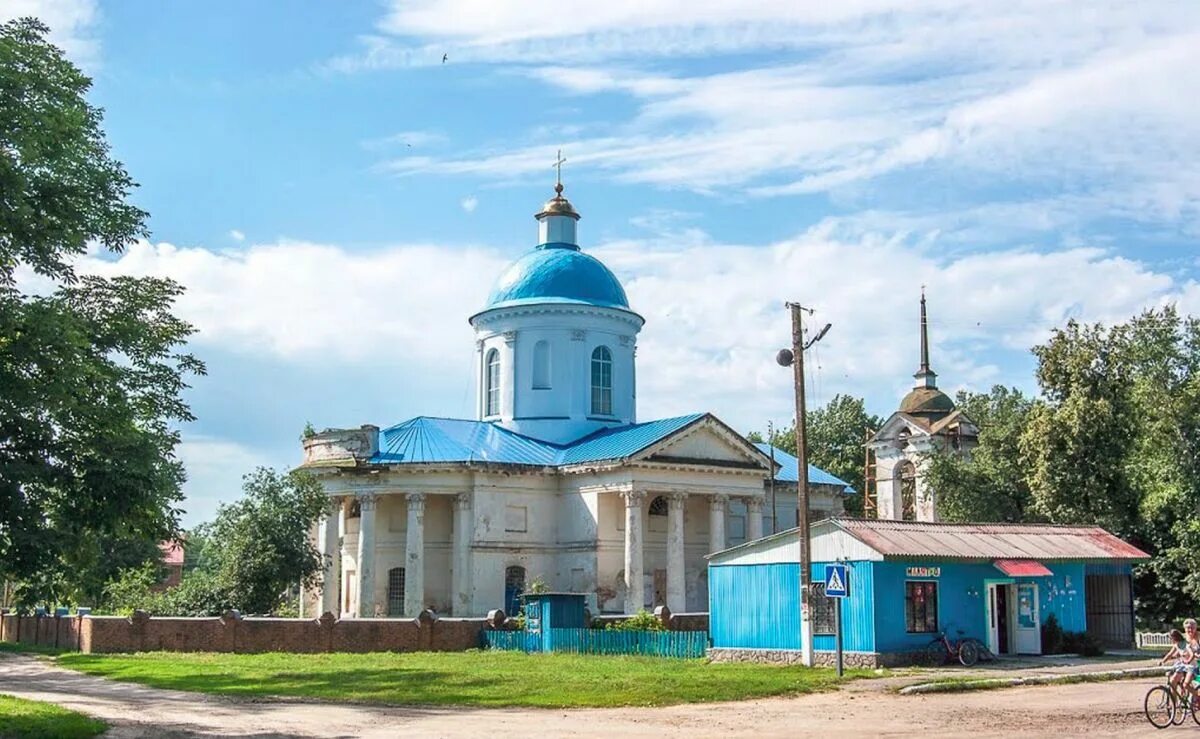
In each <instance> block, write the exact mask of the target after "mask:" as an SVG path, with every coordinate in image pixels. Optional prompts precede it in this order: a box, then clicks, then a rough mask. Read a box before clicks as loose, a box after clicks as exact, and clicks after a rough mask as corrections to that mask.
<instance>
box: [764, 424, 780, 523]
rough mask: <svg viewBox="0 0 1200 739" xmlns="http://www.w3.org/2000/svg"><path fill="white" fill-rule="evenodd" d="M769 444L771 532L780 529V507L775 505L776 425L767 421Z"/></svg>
mask: <svg viewBox="0 0 1200 739" xmlns="http://www.w3.org/2000/svg"><path fill="white" fill-rule="evenodd" d="M767 446H769V447H770V448H771V479H770V480H769V481H768V482H767V484H768V485H770V486H771V533H772V534H774V533H775V532H776V531H779V509H778V508H776V507H775V425H774V424H772V423H771V422H770V421H767Z"/></svg>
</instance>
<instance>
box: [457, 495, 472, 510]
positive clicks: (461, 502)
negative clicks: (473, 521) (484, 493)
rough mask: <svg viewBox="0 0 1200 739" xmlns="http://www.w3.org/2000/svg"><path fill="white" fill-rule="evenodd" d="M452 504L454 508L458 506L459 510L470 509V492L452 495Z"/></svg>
mask: <svg viewBox="0 0 1200 739" xmlns="http://www.w3.org/2000/svg"><path fill="white" fill-rule="evenodd" d="M454 506H455V507H456V508H458V509H459V510H460V511H467V510H470V509H471V494H470V493H459V494H458V495H455V496H454Z"/></svg>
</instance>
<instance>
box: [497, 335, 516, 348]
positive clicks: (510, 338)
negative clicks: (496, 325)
mask: <svg viewBox="0 0 1200 739" xmlns="http://www.w3.org/2000/svg"><path fill="white" fill-rule="evenodd" d="M501 336H503V337H504V343H505V344H508V345H509V346H512V345H513V344H515V343H516V341H517V332H516V331H505V332H504V333H503V334H501Z"/></svg>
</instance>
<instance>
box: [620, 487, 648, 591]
mask: <svg viewBox="0 0 1200 739" xmlns="http://www.w3.org/2000/svg"><path fill="white" fill-rule="evenodd" d="M621 495H622V496H624V498H625V612H626V613H637V612H638V611H640V610H642V609H643V608H645V606H646V593H645V587H646V586H645V583H643V582H642V538H643V537H642V501H644V500H645V498H646V494H645V493H644V492H642V491H641V490H630V491H628V492H625V493H622V494H621Z"/></svg>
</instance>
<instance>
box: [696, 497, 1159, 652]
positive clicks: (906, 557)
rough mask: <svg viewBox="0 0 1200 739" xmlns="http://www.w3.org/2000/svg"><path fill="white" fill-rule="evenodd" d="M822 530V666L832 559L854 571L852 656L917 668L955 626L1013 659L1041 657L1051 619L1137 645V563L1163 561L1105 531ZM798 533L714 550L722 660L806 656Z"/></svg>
mask: <svg viewBox="0 0 1200 739" xmlns="http://www.w3.org/2000/svg"><path fill="white" fill-rule="evenodd" d="M811 531H812V545H811V550H812V562H813V564H812V578H813V583H814V588H813V589H814V591H815V592H814V593H813V595H812V598H811V609H812V613H811V615H812V619H811V623H812V628H813V643H814V655H815V661H816V662H817V663H818V664H821V663H829V662H831V661H832V655H833V650H834V615H833V614H834V607H833V601H832V599H830V598H827V597H825V595H824V588H823V582H824V577H825V566H826V565H827V564H832V563H844V564H846V565H847V570H848V579H849V583H848V589H849V597H847V598H846V599H845V600H844V601H843V604H842V619H841V630H842V638H843V645H844V650H845V652H846V655H847V663H848V664H852V665H861V666H884V665H893V664H903V663H906V662H909V661H911V660H912V658H913V656H914V655H915V654H916V653H918V652H920V651H921V650H923V649H924V648H925V647H926V645H928V644H929V642H930V641H931V640H933V639H934V638H936V637H937V636H938V634H939V633H941V632H942V631H945V632H947V633H948V634H949V635H950V637H951V638H958V637H960V636H965V637H975V638H977V639H980V640H981V641H983V642H984V643H985V644H987V646H988V648H989V649H990V650H991V651H992V652H994V653H996V654H1000V655H1006V654H1040V653H1041V651H1042V643H1041V626H1042V624H1043V623H1044V621H1045V619H1046V618H1047V617H1048V616H1049V615H1050V614H1054V616H1055V618H1056V619H1057V620H1058V623H1059V625H1060V626H1061V627H1062V629H1063V630H1064V631H1079V632H1083V631H1086V632H1088V633H1090V634H1092V635H1093V636H1095V637H1096V638H1098V639H1100V640H1101V641H1102V642H1104V643H1105V644H1107V645H1109V646H1112V647H1130V646H1132V645H1133V640H1134V632H1133V627H1134V606H1133V597H1132V593H1133V590H1132V584H1131V567H1132V565H1133V563H1135V562H1138V561H1141V560H1145V559H1149V555H1147V554H1146V553H1145V552H1142V551H1141V550H1139V549H1137V548H1136V547H1134V546H1131V545H1130V544H1127V543H1126V542H1124V541H1122V540H1121V539H1119V538H1117V537H1116V536H1114V535H1112V534H1110V533H1109V532H1107V531H1105V530H1104V529H1100V528H1096V527H1083V526H1054V525H1033V524H997V523H987V524H975V523H968V524H950V523H938V522H929V521H896V520H865V519H849V518H831V519H827V520H824V521H819V522H817V523H815V524H813V525H812V527H811ZM797 533H798V530H797V529H792V530H790V531H784V532H780V533H778V534H775V535H772V536H767V537H764V538H762V539H758V540H757V541H751V542H747V543H745V544H742V545H740V546H736V547H732V548H730V549H726V550H724V551H721V552H718V553H716V554H713V555H710V556H709V558H708V581H709V613H710V630H711V636H712V650H711V654H712V656H713V658H714V659H716V660H753V661H770V662H799V661H800V649H801V632H800V565H799V562H800V542H799V537H798V535H797ZM960 631H961V632H962V633H961V634H960V633H959V632H960Z"/></svg>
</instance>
